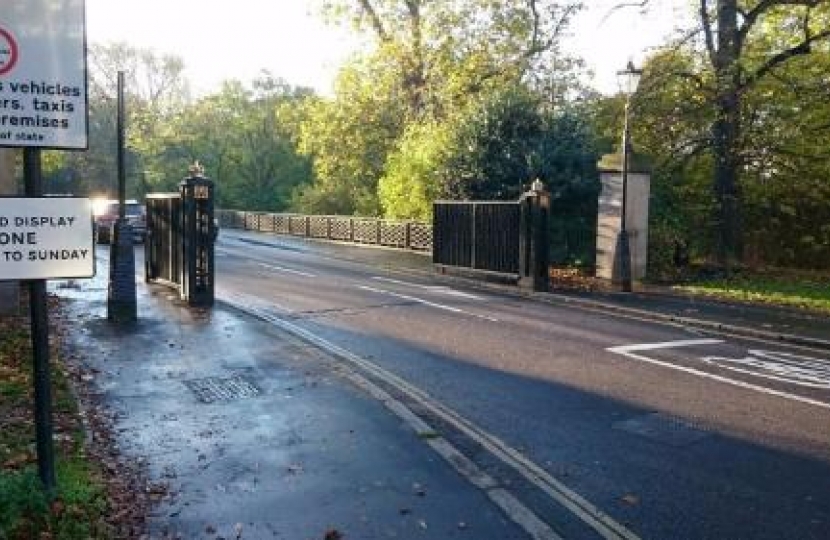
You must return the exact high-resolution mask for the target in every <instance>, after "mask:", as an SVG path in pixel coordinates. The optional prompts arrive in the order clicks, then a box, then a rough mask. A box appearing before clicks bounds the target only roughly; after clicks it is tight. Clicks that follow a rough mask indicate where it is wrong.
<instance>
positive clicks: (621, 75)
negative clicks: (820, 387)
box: [616, 60, 643, 292]
mask: <svg viewBox="0 0 830 540" xmlns="http://www.w3.org/2000/svg"><path fill="white" fill-rule="evenodd" d="M642 74H643V70H641V69H635V68H634V64H633V63H632V62H631V61H630V60H629V61H628V65H626V66H625V69H624V70H622V71H618V72H617V80H618V82H619V85H620V91H621V92H622V93H623V95H625V114H624V120H623V140H622V158H623V159H622V205H621V216H620V220H621V222H620V232H619V235H618V236H617V250H616V254H617V267H618V268H619V270H620V288H621V289H622V291H623V292H631V247H630V245H629V238H628V228H627V226H626V221H627V216H626V203H627V202H628V159H629V155H630V154H631V134H630V132H629V127H628V117H629V108H630V104H631V96H632V95H633V94H634V92H636V91H637V85H638V84H639V83H640V77H641V76H642Z"/></svg>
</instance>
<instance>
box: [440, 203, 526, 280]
mask: <svg viewBox="0 0 830 540" xmlns="http://www.w3.org/2000/svg"><path fill="white" fill-rule="evenodd" d="M433 210H434V212H433V231H434V239H433V240H434V244H433V250H432V260H433V262H435V263H436V264H441V265H446V266H456V267H462V268H470V269H473V270H484V271H489V272H497V273H500V274H513V275H517V274H518V273H519V249H520V240H519V235H520V230H521V208H520V206H519V204H518V203H517V202H515V201H507V202H504V201H474V202H470V201H465V202H461V201H438V202H435V203H434V204H433Z"/></svg>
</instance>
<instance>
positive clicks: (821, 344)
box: [226, 229, 830, 350]
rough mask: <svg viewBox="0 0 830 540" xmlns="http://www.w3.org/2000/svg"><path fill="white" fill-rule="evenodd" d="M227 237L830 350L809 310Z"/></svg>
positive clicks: (386, 252)
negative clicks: (600, 287)
mask: <svg viewBox="0 0 830 540" xmlns="http://www.w3.org/2000/svg"><path fill="white" fill-rule="evenodd" d="M226 234H228V235H233V236H234V237H238V238H240V239H242V240H243V241H247V242H251V243H255V244H260V245H279V246H284V245H290V246H294V247H296V248H300V249H308V250H313V251H314V252H316V253H320V254H323V255H325V256H329V257H334V258H341V259H346V260H352V261H357V262H361V263H364V264H369V265H372V266H376V267H378V268H384V269H386V270H391V271H399V272H404V273H412V274H417V275H421V276H435V277H437V278H438V277H440V279H443V280H453V281H456V282H459V283H464V284H465V285H467V286H472V287H479V288H481V287H484V288H489V289H494V290H497V291H499V292H502V293H505V294H522V295H524V296H528V297H530V298H533V299H536V300H540V301H545V302H551V303H558V304H568V305H572V306H581V307H585V308H589V309H595V310H600V311H608V312H614V313H618V314H622V315H629V316H635V317H644V318H651V319H654V320H659V321H664V322H671V323H675V324H682V325H686V326H691V327H695V328H699V329H701V330H705V331H709V332H714V333H724V334H732V335H739V336H750V337H758V338H763V339H769V340H775V341H782V342H787V343H792V344H797V345H805V346H809V347H815V348H819V349H826V350H830V317H827V316H824V315H821V314H818V313H814V312H810V311H807V310H799V309H794V308H780V307H775V306H764V305H755V304H749V303H741V302H727V301H719V300H713V299H709V298H705V297H702V296H696V295H692V294H688V293H682V292H678V291H675V290H673V289H671V288H669V287H655V286H647V287H640V290H638V291H637V292H635V293H618V292H609V291H590V292H589V291H571V290H554V292H550V293H530V292H523V291H520V290H519V289H518V288H517V287H515V286H513V285H505V284H498V283H493V282H484V281H482V280H481V279H478V280H477V279H472V278H470V277H465V276H464V275H445V274H444V275H440V276H438V275H437V274H436V271H435V268H434V267H433V265H432V259H431V257H430V256H429V255H428V254H418V253H411V252H404V251H400V250H394V249H386V248H375V247H361V246H354V245H348V244H343V243H334V242H326V241H321V240H314V239H306V238H298V237H290V236H278V235H273V234H267V233H259V232H252V231H242V230H236V229H231V230H228V231H226ZM552 287H553V288H554V289H556V283H552Z"/></svg>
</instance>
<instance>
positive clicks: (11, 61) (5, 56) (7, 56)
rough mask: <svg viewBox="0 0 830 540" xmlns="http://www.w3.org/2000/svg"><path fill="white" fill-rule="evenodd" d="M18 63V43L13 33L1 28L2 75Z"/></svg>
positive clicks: (0, 66) (0, 71)
mask: <svg viewBox="0 0 830 540" xmlns="http://www.w3.org/2000/svg"><path fill="white" fill-rule="evenodd" d="M16 63H17V42H16V41H15V40H14V37H13V36H12V35H11V33H10V32H9V31H7V30H4V29H3V28H0V75H5V74H6V73H8V72H9V71H11V70H12V69H14V65H15V64H16Z"/></svg>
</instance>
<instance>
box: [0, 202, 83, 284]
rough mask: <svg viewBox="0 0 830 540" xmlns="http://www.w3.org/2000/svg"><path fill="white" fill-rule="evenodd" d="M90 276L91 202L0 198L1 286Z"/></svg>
mask: <svg viewBox="0 0 830 540" xmlns="http://www.w3.org/2000/svg"><path fill="white" fill-rule="evenodd" d="M94 275H95V245H94V242H93V236H92V202H91V201H90V200H89V199H84V198H79V197H43V198H21V197H8V198H0V281H2V280H18V279H51V278H82V277H92V276H94Z"/></svg>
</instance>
